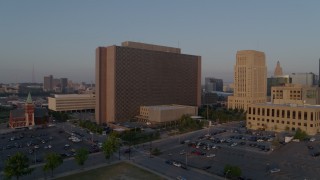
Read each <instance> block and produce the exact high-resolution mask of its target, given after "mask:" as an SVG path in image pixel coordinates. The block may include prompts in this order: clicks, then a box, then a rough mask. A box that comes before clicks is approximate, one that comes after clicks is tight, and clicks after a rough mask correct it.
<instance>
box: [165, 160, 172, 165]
mask: <svg viewBox="0 0 320 180" xmlns="http://www.w3.org/2000/svg"><path fill="white" fill-rule="evenodd" d="M165 163H166V164H169V165H172V164H173V162H172V161H171V160H166V161H165Z"/></svg>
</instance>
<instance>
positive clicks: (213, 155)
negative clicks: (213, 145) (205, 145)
mask: <svg viewBox="0 0 320 180" xmlns="http://www.w3.org/2000/svg"><path fill="white" fill-rule="evenodd" d="M207 157H208V158H212V157H216V155H215V154H208V155H207Z"/></svg>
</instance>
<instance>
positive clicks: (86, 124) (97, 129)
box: [79, 120, 103, 134]
mask: <svg viewBox="0 0 320 180" xmlns="http://www.w3.org/2000/svg"><path fill="white" fill-rule="evenodd" d="M79 126H80V127H83V128H85V129H88V130H90V131H91V132H94V133H99V134H101V133H102V131H103V128H102V127H101V126H99V125H98V124H97V123H94V122H91V121H89V120H79Z"/></svg>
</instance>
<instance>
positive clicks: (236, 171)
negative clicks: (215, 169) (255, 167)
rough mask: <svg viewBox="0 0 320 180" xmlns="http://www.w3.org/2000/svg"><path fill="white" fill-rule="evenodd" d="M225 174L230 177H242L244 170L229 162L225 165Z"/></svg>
mask: <svg viewBox="0 0 320 180" xmlns="http://www.w3.org/2000/svg"><path fill="white" fill-rule="evenodd" d="M224 174H225V175H226V176H228V177H231V178H235V177H240V176H241V174H242V172H241V169H240V167H238V166H231V165H229V164H227V165H225V166H224Z"/></svg>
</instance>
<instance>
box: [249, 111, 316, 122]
mask: <svg viewBox="0 0 320 180" xmlns="http://www.w3.org/2000/svg"><path fill="white" fill-rule="evenodd" d="M257 116H260V117H257ZM319 117H320V112H319V111H310V110H305V111H304V110H296V109H292V110H283V109H273V108H259V107H249V109H248V120H249V122H248V124H252V123H251V122H250V121H252V122H254V121H256V122H257V125H258V126H260V125H261V126H266V125H267V124H264V122H265V123H277V124H282V125H293V126H304V127H308V124H309V127H318V126H319V123H318V122H317V121H318V120H319ZM296 120H297V121H296ZM260 122H261V123H260Z"/></svg>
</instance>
